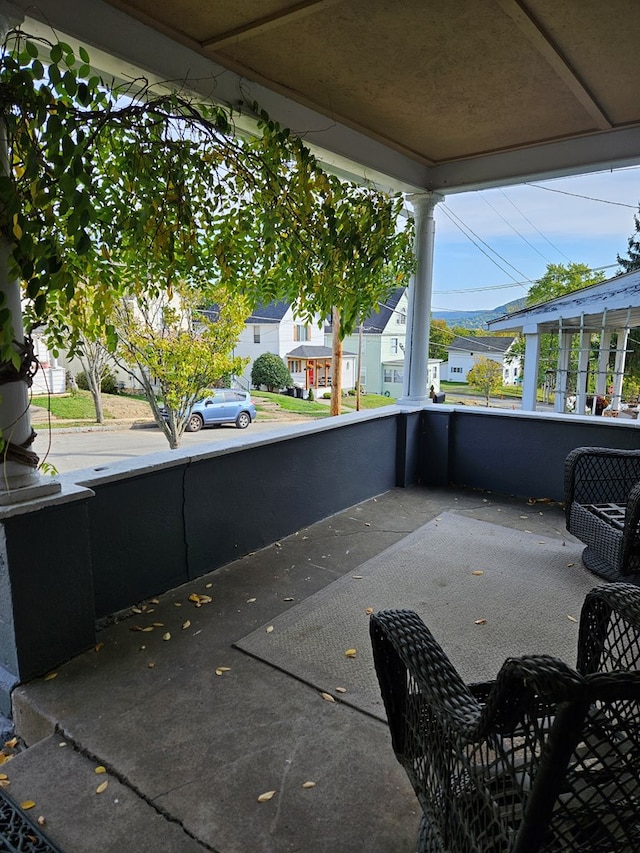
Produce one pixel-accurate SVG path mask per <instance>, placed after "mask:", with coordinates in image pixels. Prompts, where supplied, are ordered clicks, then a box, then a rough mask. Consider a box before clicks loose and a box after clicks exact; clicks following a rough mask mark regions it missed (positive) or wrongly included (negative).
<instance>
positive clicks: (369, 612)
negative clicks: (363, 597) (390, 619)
mask: <svg viewBox="0 0 640 853" xmlns="http://www.w3.org/2000/svg"><path fill="white" fill-rule="evenodd" d="M364 612H365V613H366V614H367V616H371V614H372V613H373V607H367V608H366V609H365V611H364Z"/></svg>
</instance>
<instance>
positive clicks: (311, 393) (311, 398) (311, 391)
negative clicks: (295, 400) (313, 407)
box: [307, 388, 315, 402]
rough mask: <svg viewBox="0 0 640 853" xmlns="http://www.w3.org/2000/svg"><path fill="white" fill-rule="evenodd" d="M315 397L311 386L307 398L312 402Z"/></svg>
mask: <svg viewBox="0 0 640 853" xmlns="http://www.w3.org/2000/svg"><path fill="white" fill-rule="evenodd" d="M314 399H315V397H314V396H313V388H309V393H308V395H307V400H310V401H311V402H313V401H314Z"/></svg>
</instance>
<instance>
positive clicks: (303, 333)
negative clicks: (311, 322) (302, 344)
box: [293, 325, 311, 341]
mask: <svg viewBox="0 0 640 853" xmlns="http://www.w3.org/2000/svg"><path fill="white" fill-rule="evenodd" d="M293 340H294V341H310V340H311V326H301V325H296V326H294V327H293Z"/></svg>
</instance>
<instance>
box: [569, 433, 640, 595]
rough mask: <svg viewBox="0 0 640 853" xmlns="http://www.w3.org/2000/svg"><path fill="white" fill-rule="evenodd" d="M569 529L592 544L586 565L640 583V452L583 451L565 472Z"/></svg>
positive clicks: (586, 552) (572, 456)
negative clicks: (639, 528) (639, 525)
mask: <svg viewBox="0 0 640 853" xmlns="http://www.w3.org/2000/svg"><path fill="white" fill-rule="evenodd" d="M564 489H565V513H566V518H567V530H568V531H569V532H570V533H573V535H574V536H575V537H577V538H578V539H580V541H581V542H584V543H585V544H586V546H587V547H586V548H585V550H584V551H583V554H582V561H583V563H584V564H585V566H586V567H587V568H588V569H589V570H590V571H592V572H594V573H595V574H597V575H599V576H600V577H603V578H605V579H606V580H609V581H626V582H632V583H640V574H638V573H640V533H639V532H638V523H639V522H640V450H615V449H611V448H606V447H578V448H576V450H573V451H572V452H571V453H570V454H569V455H568V456H567V459H566V462H565V472H564Z"/></svg>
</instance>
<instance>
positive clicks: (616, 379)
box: [611, 326, 629, 409]
mask: <svg viewBox="0 0 640 853" xmlns="http://www.w3.org/2000/svg"><path fill="white" fill-rule="evenodd" d="M616 335H617V336H618V338H617V343H616V363H615V367H614V369H613V399H612V400H611V408H612V409H619V408H620V402H621V400H622V380H623V379H624V365H625V361H626V358H627V342H628V340H629V327H628V326H627V327H626V328H624V329H618V330H617V332H616Z"/></svg>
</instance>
